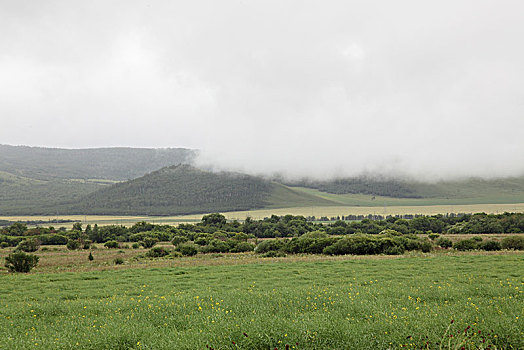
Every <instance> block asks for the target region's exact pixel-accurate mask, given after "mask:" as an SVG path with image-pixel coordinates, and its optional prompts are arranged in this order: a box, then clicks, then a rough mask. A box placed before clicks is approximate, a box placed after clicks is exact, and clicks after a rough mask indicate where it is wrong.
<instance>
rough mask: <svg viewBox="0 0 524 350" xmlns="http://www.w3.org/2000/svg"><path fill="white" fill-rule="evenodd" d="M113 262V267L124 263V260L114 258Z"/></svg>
mask: <svg viewBox="0 0 524 350" xmlns="http://www.w3.org/2000/svg"><path fill="white" fill-rule="evenodd" d="M114 262H115V265H122V264H123V263H124V259H122V258H116V259H115V260H114Z"/></svg>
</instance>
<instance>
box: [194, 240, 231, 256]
mask: <svg viewBox="0 0 524 350" xmlns="http://www.w3.org/2000/svg"><path fill="white" fill-rule="evenodd" d="M200 250H201V252H202V253H227V252H229V244H227V243H226V242H224V241H221V240H219V239H213V240H212V241H211V242H209V244H208V245H206V246H203V247H202V248H201V249H200Z"/></svg>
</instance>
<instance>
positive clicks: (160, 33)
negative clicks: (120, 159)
mask: <svg viewBox="0 0 524 350" xmlns="http://www.w3.org/2000/svg"><path fill="white" fill-rule="evenodd" d="M0 33H2V35H0V122H1V126H0V144H11V145H31V146H46V147H66V148H87V147H111V146H131V147H161V148H166V147H187V148H195V149H199V150H200V151H201V153H200V154H201V156H200V158H199V160H198V164H200V165H204V166H212V167H214V168H215V169H224V170H235V171H243V172H248V173H252V174H275V173H278V174H282V175H284V176H289V177H304V176H310V177H315V178H330V177H341V176H355V175H359V174H362V173H378V174H382V175H387V176H410V177H414V178H420V179H450V178H461V177H468V176H481V177H500V176H518V175H522V174H524V45H523V44H522V40H523V39H522V38H524V2H522V1H519V0H514V1H509V0H500V1H491V0H490V1H483V0H470V1H466V0H453V1H448V0H443V1H432V2H429V1H420V0H413V1H406V0H399V1H389V0H381V1H377V0H366V1H329V0H324V1H307V0H301V1H292V0H290V1H282V0H276V1H272V0H263V1H256V0H253V1H248V0H244V1H231V0H221V1H200V0H194V1H130V0H125V1H107V0H103V1H96V0H95V1H75V0H67V1H39V0H33V1H29V0H28V1H9V0H0Z"/></svg>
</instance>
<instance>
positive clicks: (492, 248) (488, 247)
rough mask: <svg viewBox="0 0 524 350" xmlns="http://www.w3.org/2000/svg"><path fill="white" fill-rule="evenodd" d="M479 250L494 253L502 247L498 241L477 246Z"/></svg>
mask: <svg viewBox="0 0 524 350" xmlns="http://www.w3.org/2000/svg"><path fill="white" fill-rule="evenodd" d="M479 248H480V249H482V250H488V251H495V250H501V249H502V245H501V244H500V242H498V241H484V242H482V243H480V244H479Z"/></svg>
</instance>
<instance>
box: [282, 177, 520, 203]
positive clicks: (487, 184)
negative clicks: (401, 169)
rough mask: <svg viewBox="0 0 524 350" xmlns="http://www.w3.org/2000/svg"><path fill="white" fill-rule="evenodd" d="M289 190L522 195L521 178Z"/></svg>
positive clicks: (365, 181) (348, 182) (361, 182)
mask: <svg viewBox="0 0 524 350" xmlns="http://www.w3.org/2000/svg"><path fill="white" fill-rule="evenodd" d="M286 184H287V185H289V186H292V187H301V188H310V189H315V190H318V191H319V192H324V193H330V194H336V195H348V194H362V195H369V196H382V197H390V198H410V199H427V198H443V199H467V198H486V197H499V198H500V197H515V196H522V195H523V194H524V176H521V177H513V178H503V179H500V178H499V179H489V180H485V179H480V178H470V179H465V180H460V181H458V180H457V181H439V182H435V183H429V182H420V181H415V180H401V179H387V178H384V177H380V176H378V177H372V176H362V177H354V178H345V179H335V180H330V181H312V180H301V181H295V182H287V183H286Z"/></svg>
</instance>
